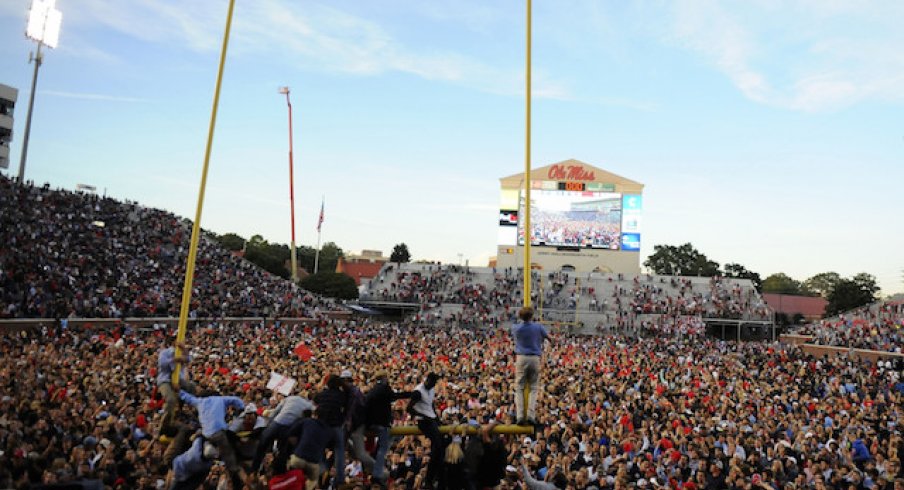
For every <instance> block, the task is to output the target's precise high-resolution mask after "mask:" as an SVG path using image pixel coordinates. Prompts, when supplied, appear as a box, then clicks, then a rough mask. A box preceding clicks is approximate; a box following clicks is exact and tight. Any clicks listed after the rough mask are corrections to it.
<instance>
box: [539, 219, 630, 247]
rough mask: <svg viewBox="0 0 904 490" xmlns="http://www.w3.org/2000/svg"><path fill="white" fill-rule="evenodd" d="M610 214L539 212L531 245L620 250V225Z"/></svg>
mask: <svg viewBox="0 0 904 490" xmlns="http://www.w3.org/2000/svg"><path fill="white" fill-rule="evenodd" d="M617 216H618V215H616V218H615V219H616V221H614V222H613V221H612V219H613V218H612V216H610V215H609V214H607V213H598V212H592V211H585V212H580V211H570V212H551V211H540V210H538V211H535V212H534V213H533V217H532V220H533V222H532V223H531V229H532V232H531V243H532V244H536V245H558V246H566V247H592V248H607V249H612V250H618V247H619V238H620V236H621V235H620V226H619V222H618V217H617Z"/></svg>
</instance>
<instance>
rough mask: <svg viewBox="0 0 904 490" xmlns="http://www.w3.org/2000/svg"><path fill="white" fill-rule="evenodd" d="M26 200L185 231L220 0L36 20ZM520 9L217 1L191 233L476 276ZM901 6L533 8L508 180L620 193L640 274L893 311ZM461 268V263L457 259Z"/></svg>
mask: <svg viewBox="0 0 904 490" xmlns="http://www.w3.org/2000/svg"><path fill="white" fill-rule="evenodd" d="M29 2H30V0H2V1H0V83H4V84H7V85H12V86H14V87H18V88H19V89H20V94H19V103H18V105H17V107H16V113H15V139H14V141H13V144H12V148H11V160H12V163H11V165H10V169H9V170H7V171H5V172H4V173H5V174H6V175H9V176H14V175H15V174H16V172H17V168H18V161H19V155H20V151H21V144H22V134H23V133H24V124H25V113H26V109H27V100H28V95H29V87H30V83H31V76H32V65H29V62H28V60H29V52H30V51H31V50H33V49H34V43H32V42H30V41H29V40H27V39H26V38H25V36H24V30H25V21H26V13H27V10H28V7H29ZM57 7H58V8H59V9H60V10H61V11H62V13H63V22H62V32H61V34H60V41H59V46H58V47H57V48H56V49H53V50H50V51H48V52H47V53H46V55H45V59H44V64H43V65H42V66H41V70H40V75H39V80H38V88H37V97H36V102H35V109H34V119H33V123H32V132H31V142H30V145H29V150H28V166H27V169H26V176H27V178H29V179H33V180H34V181H35V182H37V183H43V182H49V183H50V184H51V185H53V186H55V187H64V188H70V189H71V188H74V186H75V185H76V184H79V183H82V184H88V185H93V186H96V187H97V188H98V191H99V192H106V193H107V195H110V196H113V197H116V198H120V199H129V200H133V201H138V202H139V203H142V204H145V205H148V206H153V207H158V208H163V209H167V210H170V211H173V212H175V213H177V214H179V215H181V216H185V217H193V216H194V213H195V205H196V201H197V191H198V184H199V182H200V174H201V166H202V163H203V155H204V146H205V144H206V138H207V130H208V122H209V118H210V110H211V104H212V99H213V91H214V82H215V78H216V68H217V62H218V58H219V51H220V44H221V38H222V32H223V27H224V24H225V18H226V11H227V1H226V0H192V1H191V2H183V1H178V0H131V1H128V2H124V1H121V0H58V2H57ZM524 12H525V6H524V2H523V1H510V0H494V1H489V2H488V1H486V0H432V1H430V2H424V1H416V0H371V1H361V0H358V1H351V0H324V1H312V0H291V1H290V0H253V1H249V0H238V1H237V2H236V8H235V16H234V25H233V32H232V38H231V40H230V44H229V51H228V56H227V62H226V71H225V75H224V79H223V89H222V95H221V100H220V106H219V114H218V119H217V126H216V135H215V138H214V142H213V151H212V156H211V161H210V174H209V179H208V187H207V194H206V200H205V204H204V214H203V217H202V220H201V224H202V226H203V227H204V228H206V229H209V230H212V231H215V232H217V233H225V232H236V233H238V234H240V235H243V236H245V237H248V236H251V235H253V234H261V235H263V237H264V238H266V239H267V240H269V241H273V242H280V243H288V241H289V238H290V216H289V205H288V194H289V192H288V115H287V112H288V111H287V106H286V100H285V97H284V96H282V95H280V94H279V93H278V87H280V86H284V85H285V86H289V87H290V88H291V100H292V104H293V111H294V164H295V195H296V226H297V230H298V231H297V232H298V240H297V241H298V243H299V244H304V245H312V246H313V245H314V244H315V243H316V240H317V233H316V222H317V216H318V214H319V210H320V204H321V200H322V199H323V200H324V201H325V213H324V214H325V220H324V223H323V234H322V239H323V241H324V242H326V241H334V242H336V243H337V244H338V245H339V246H341V247H342V248H343V249H345V250H347V251H349V252H354V253H357V252H359V251H360V250H362V249H376V250H382V251H383V252H384V253H386V254H387V255H388V254H389V252H390V251H391V250H392V247H393V245H395V244H397V243H399V242H404V243H406V244H407V245H408V247H409V249H410V251H411V253H412V256H413V258H414V259H426V260H441V261H444V262H451V263H457V262H459V257H460V256H461V257H462V258H463V260H467V261H468V262H469V263H470V264H472V265H486V263H487V260H488V258H489V257H490V256H493V255H495V253H496V239H497V230H496V228H497V223H498V221H497V220H498V209H499V180H498V179H499V178H501V177H504V176H508V175H511V174H515V173H519V172H521V171H523V168H524V131H525V128H524V115H525V107H524V106H525V102H524V99H525V90H524V66H525V59H524V41H525V18H524V17H525V15H524ZM902 18H904V2H900V1H872V2H862V1H853V0H851V1H842V0H743V1H727V0H726V1H707V0H699V1H690V0H669V1H665V0H663V1H646V2H628V1H615V0H609V1H606V0H556V1H554V2H553V1H542V0H536V1H534V7H533V58H532V63H533V84H534V87H533V91H532V94H533V129H532V140H533V141H532V165H533V166H534V167H535V168H536V167H540V166H545V165H548V164H551V163H555V162H559V161H562V160H566V159H569V158H575V159H578V160H581V161H583V162H586V163H588V164H590V165H594V166H597V167H600V168H603V169H606V170H608V171H610V172H613V173H616V174H619V175H622V176H624V177H627V178H629V179H632V180H636V181H639V182H642V183H644V184H645V186H646V187H645V189H644V217H643V220H644V229H643V238H642V240H643V242H642V250H641V257H642V258H645V257H646V256H648V255H649V254H650V253H652V250H653V246H654V245H657V244H671V245H679V244H682V243H685V242H691V243H692V244H693V245H694V246H695V247H696V248H697V249H698V250H700V251H701V252H703V253H705V254H706V255H707V256H709V258H711V259H714V260H716V261H718V262H720V263H722V264H724V263H728V262H735V263H740V264H743V265H744V266H746V267H747V268H748V269H751V270H754V271H756V272H758V273H760V274H761V276H763V277H766V276H767V275H769V274H772V273H775V272H784V273H786V274H789V275H790V276H792V277H794V278H796V279H798V280H804V279H806V278H807V277H810V276H812V275H814V274H817V273H820V272H826V271H835V272H838V273H839V274H841V275H842V276H852V275H854V274H856V273H858V272H868V273H870V274H873V275H875V276H876V277H877V278H878V280H879V285H880V286H881V287H882V293H883V294H891V293H897V292H902V291H904V252H902V251H904V215H902V211H904V192H902V183H904V165H902V157H904V118H902V114H904V112H902V110H904V30H902V29H900V19H902ZM459 254H461V255H459Z"/></svg>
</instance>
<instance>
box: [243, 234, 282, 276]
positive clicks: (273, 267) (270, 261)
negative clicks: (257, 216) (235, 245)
mask: <svg viewBox="0 0 904 490" xmlns="http://www.w3.org/2000/svg"><path fill="white" fill-rule="evenodd" d="M245 259H247V260H248V261H250V262H252V263H254V264H255V265H257V266H258V267H260V268H262V269H264V270H265V271H267V272H270V273H271V274H276V275H277V276H280V277H282V278H286V279H288V278H289V277H290V274H289V269H288V268H287V266H286V261H288V260H289V247H288V246H287V245H284V244H271V243H269V242H267V240H264V238H263V237H262V236H260V235H254V236H253V237H251V238H250V239H249V240H248V242H247V243H246V244H245Z"/></svg>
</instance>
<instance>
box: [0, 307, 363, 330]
mask: <svg viewBox="0 0 904 490" xmlns="http://www.w3.org/2000/svg"><path fill="white" fill-rule="evenodd" d="M323 315H324V316H326V317H328V318H332V319H342V318H348V317H350V316H351V315H352V314H351V312H348V311H327V312H324V313H323ZM64 320H66V322H67V324H68V326H69V327H70V328H72V327H84V326H105V327H115V326H118V325H124V324H129V325H131V326H135V327H147V326H151V325H160V324H163V325H172V326H175V325H176V324H178V323H179V318H178V317H134V318H132V317H128V318H66V319H64ZM188 321H189V323H206V322H229V323H264V324H267V325H272V324H274V323H276V322H280V324H285V325H312V324H315V323H317V322H319V321H320V320H319V319H318V318H302V317H260V316H258V317H198V318H189V320H188ZM59 322H60V319H57V318H8V319H2V320H0V332H4V333H5V332H16V331H20V330H30V329H34V328H39V327H42V326H47V327H49V326H55V325H57V324H59Z"/></svg>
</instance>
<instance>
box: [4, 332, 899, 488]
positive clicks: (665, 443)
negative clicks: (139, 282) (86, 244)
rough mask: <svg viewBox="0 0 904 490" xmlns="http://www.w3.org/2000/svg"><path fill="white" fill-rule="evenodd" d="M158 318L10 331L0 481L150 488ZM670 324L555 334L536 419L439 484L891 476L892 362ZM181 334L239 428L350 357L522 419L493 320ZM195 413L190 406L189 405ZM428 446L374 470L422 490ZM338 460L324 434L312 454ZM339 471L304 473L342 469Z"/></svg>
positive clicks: (159, 451) (346, 469)
mask: <svg viewBox="0 0 904 490" xmlns="http://www.w3.org/2000/svg"><path fill="white" fill-rule="evenodd" d="M676 325H677V324H676ZM688 325H690V323H688ZM672 326H675V325H672ZM662 333H664V334H668V333H673V332H672V331H669V330H664V331H663V332H662ZM171 334H172V332H168V331H166V330H164V329H159V328H158V329H144V330H142V329H136V328H132V327H130V326H129V325H128V324H124V325H123V326H121V327H118V328H115V329H113V330H99V329H93V328H91V327H86V328H81V327H80V328H78V329H76V328H74V327H72V328H62V327H60V326H59V325H57V326H48V328H45V329H44V330H43V331H31V332H24V333H23V332H18V333H9V334H5V335H4V336H3V337H2V341H0V386H2V388H0V488H26V487H27V485H28V484H34V483H38V482H44V483H52V482H59V481H71V480H78V479H85V480H90V479H96V480H100V481H101V482H102V484H103V485H104V486H106V487H109V488H138V489H151V488H161V486H162V484H163V483H162V482H163V480H164V479H165V478H166V474H167V472H168V469H169V467H168V465H167V464H166V462H167V461H169V460H167V459H165V448H166V446H165V445H164V444H162V443H160V442H155V441H154V439H155V437H156V436H157V435H158V434H159V430H160V421H161V412H162V409H163V400H162V399H161V395H160V393H159V392H158V391H157V388H156V384H155V382H154V379H155V377H156V375H157V374H158V372H157V369H158V364H157V360H158V353H159V352H160V351H161V349H163V348H164V347H168V346H171V345H172V343H173V339H172V335H171ZM664 334H660V335H655V336H654V337H651V338H629V337H623V336H617V335H608V336H606V335H597V336H592V337H586V336H573V335H559V336H555V337H554V338H553V339H552V342H551V343H550V345H548V346H547V348H546V350H545V352H544V356H543V368H542V373H543V375H542V381H541V387H542V391H541V392H540V395H539V403H538V410H537V413H538V422H539V424H540V425H539V427H538V429H537V431H536V433H535V434H534V435H532V436H518V437H515V436H487V437H486V438H483V437H480V436H467V437H464V438H461V437H459V439H458V442H457V443H458V445H459V446H460V447H461V448H463V449H464V459H463V460H461V462H460V463H456V464H450V466H449V468H446V471H445V472H444V473H442V474H443V475H444V476H443V477H442V478H441V480H442V482H444V483H442V485H446V486H441V487H440V488H447V487H449V488H459V486H458V485H459V483H460V482H461V481H462V480H460V478H461V476H462V475H465V478H466V479H467V478H470V479H478V481H477V483H476V484H477V487H478V488H484V487H493V486H497V485H499V486H500V487H501V488H516V487H519V486H522V485H525V484H527V485H528V487H529V488H554V487H555V488H563V489H564V488H573V489H582V490H589V489H594V488H596V489H600V490H603V489H614V488H629V487H630V488H634V487H638V488H642V487H646V488H671V489H703V488H706V489H717V488H731V489H735V488H763V489H767V488H772V489H775V488H778V489H787V488H798V489H799V488H813V489H821V488H833V489H834V488H844V489H848V488H855V489H864V488H868V489H883V490H884V489H893V488H894V489H897V488H901V485H904V480H901V477H902V473H901V464H900V463H901V462H900V458H901V454H902V452H901V451H902V450H904V447H902V438H901V435H900V424H901V423H902V420H904V419H902V416H904V413H902V407H904V403H902V401H904V399H902V397H904V382H902V379H901V377H900V376H901V374H900V366H890V365H886V364H878V365H871V364H868V363H866V364H859V363H858V362H857V361H855V360H852V359H848V358H845V357H840V358H834V359H828V358H822V359H817V358H813V357H808V356H806V355H804V354H803V353H802V352H801V351H800V350H798V349H797V348H796V347H794V346H789V345H783V344H778V343H726V342H720V341H713V340H710V339H706V338H705V337H702V336H699V335H688V336H674V335H664ZM186 342H187V346H188V349H190V352H191V357H192V359H193V360H192V361H191V363H190V364H189V365H188V366H187V367H186V369H188V371H189V373H190V377H191V379H192V380H193V382H194V384H195V385H197V388H198V390H199V391H201V392H214V391H215V392H218V393H220V394H224V395H234V396H236V397H239V398H240V399H241V401H242V402H243V403H244V406H245V410H243V411H242V412H240V413H236V414H235V416H236V417H237V418H240V419H241V418H243V417H246V416H247V415H249V414H250V415H251V417H250V418H249V419H247V420H248V421H249V424H250V425H249V426H250V427H252V428H253V427H255V426H264V425H266V424H267V423H273V421H272V420H268V419H267V417H265V416H266V415H270V414H271V413H272V412H269V411H268V409H273V408H274V406H275V405H276V404H277V403H278V402H279V399H280V396H277V395H275V394H274V393H273V392H272V391H270V390H268V389H266V387H265V385H266V383H267V381H268V380H269V378H270V376H271V372H276V373H280V374H282V375H284V376H289V377H291V378H293V379H295V380H297V385H296V388H295V390H294V391H293V394H294V395H299V396H302V397H304V398H306V399H309V400H310V399H315V398H316V395H317V393H319V392H321V391H322V390H323V384H324V380H325V378H326V377H327V376H328V375H329V374H334V375H338V373H340V372H341V371H345V370H347V371H349V372H350V374H349V375H348V376H349V377H350V378H352V384H353V385H354V386H357V389H359V390H360V392H363V393H368V392H369V391H370V390H371V389H372V388H373V387H374V383H375V378H376V377H378V376H379V373H380V372H381V371H383V372H384V375H385V377H386V379H388V381H389V384H390V385H391V386H392V387H393V388H394V389H395V390H398V391H401V392H406V391H410V390H412V389H413V388H414V387H415V385H417V384H418V383H420V382H421V381H422V380H423V378H424V376H425V375H426V374H427V373H428V372H437V373H440V374H441V375H442V378H441V379H440V381H439V384H438V388H437V399H436V410H437V413H438V414H439V415H440V417H441V421H442V423H454V424H472V425H486V424H490V423H512V422H513V421H514V420H515V413H514V404H513V400H512V399H513V391H514V387H513V371H514V356H513V355H512V342H511V339H510V338H509V336H508V334H507V333H506V331H505V330H504V329H464V328H445V329H436V328H434V327H430V326H420V325H416V324H401V323H383V322H372V321H363V322H360V323H355V322H353V321H347V320H331V321H324V322H321V323H320V324H318V325H317V326H314V327H306V328H302V327H291V328H290V327H287V326H285V325H278V324H268V325H266V326H265V325H262V324H247V323H246V324H225V323H211V324H205V325H201V326H198V327H197V328H194V329H192V330H190V331H189V334H188V336H187V339H186ZM299 344H303V345H304V347H305V349H306V350H307V352H308V353H309V354H310V357H306V358H305V360H302V359H300V358H299V357H297V356H296V355H295V354H293V350H296V351H297V347H298V346H299ZM346 389H349V388H347V387H346ZM349 391H350V392H351V391H353V390H351V389H349ZM252 404H253V407H254V409H251V410H250V411H249V409H248V407H249V406H252ZM392 407H393V409H392V414H391V417H392V420H393V421H394V423H395V424H412V422H411V421H410V415H409V414H408V412H407V411H406V410H405V407H406V401H405V400H402V401H399V402H396V403H395V404H394V405H392ZM193 413H194V412H193V409H189V408H188V407H187V406H186V407H185V408H183V416H185V415H188V416H189V417H190V418H191V417H194V415H192V414H193ZM452 442H453V441H452V439H447V443H449V444H450V445H451V443H452ZM429 444H430V443H429V442H428V440H427V439H425V438H422V437H417V436H406V437H402V438H397V439H396V440H394V441H393V444H392V446H391V447H390V449H389V455H388V457H387V460H386V461H387V462H386V470H387V477H388V479H387V480H386V482H385V484H386V485H388V486H389V487H391V488H399V489H403V488H405V489H413V488H424V487H425V485H426V484H425V480H424V479H425V477H426V471H427V467H428V466H429V464H428V462H429V458H430V456H429V455H430V448H429ZM475 451H476V453H475ZM251 452H252V453H253V452H254V451H253V450H252V451H251ZM474 454H478V456H474ZM480 454H482V455H483V456H482V457H481V456H480ZM345 456H346V458H345V461H346V463H347V464H344V465H342V467H340V468H338V471H339V472H342V473H343V475H345V476H346V484H345V485H346V486H348V487H349V488H355V487H363V486H365V485H366V484H367V481H368V478H369V472H368V471H367V470H366V468H367V466H366V465H362V457H359V455H358V453H356V452H355V451H351V448H350V453H349V454H347V455H345ZM336 459H338V458H336V455H335V454H331V452H330V451H326V452H324V460H325V461H335V460H336ZM364 459H366V458H364ZM247 464H249V463H248V462H247V461H246V465H247ZM277 464H278V463H277V462H275V460H274V458H273V456H272V455H269V456H267V457H266V458H264V462H263V466H262V469H261V472H260V473H259V475H258V477H257V479H255V478H254V477H253V476H252V477H251V478H249V480H248V483H247V484H248V486H249V487H251V488H263V485H264V483H263V482H265V481H266V480H267V479H268V478H270V477H271V476H273V475H272V473H273V472H274V468H275V467H276V465H277ZM335 471H336V470H333V471H332V472H329V471H328V472H325V473H324V475H323V480H322V481H320V482H318V483H317V484H319V485H320V486H322V487H324V488H325V487H326V486H329V485H331V482H332V485H333V486H334V487H335V486H337V485H336V482H337V478H336V474H335ZM220 475H222V470H221V469H220V468H219V467H218V466H214V468H213V470H212V472H211V475H210V477H209V478H208V481H207V483H206V485H209V488H213V486H215V485H216V480H217V478H219V477H220ZM158 482H159V483H158ZM454 482H459V483H454ZM528 482H529V483H528ZM538 485H539V486H538ZM462 488H465V487H462Z"/></svg>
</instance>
